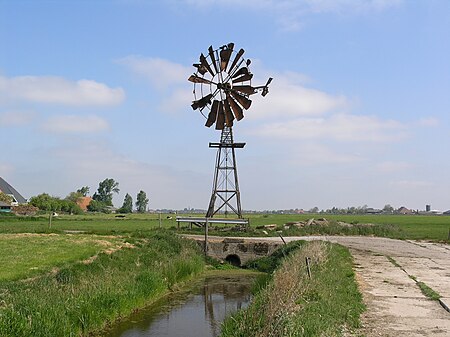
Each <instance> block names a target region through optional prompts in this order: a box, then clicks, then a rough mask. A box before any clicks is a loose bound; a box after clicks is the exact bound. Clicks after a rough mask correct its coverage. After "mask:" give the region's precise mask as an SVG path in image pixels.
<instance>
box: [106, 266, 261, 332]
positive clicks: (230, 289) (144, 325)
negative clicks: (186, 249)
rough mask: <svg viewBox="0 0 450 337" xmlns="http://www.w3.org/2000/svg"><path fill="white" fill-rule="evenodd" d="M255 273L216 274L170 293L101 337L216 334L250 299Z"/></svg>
mask: <svg viewBox="0 0 450 337" xmlns="http://www.w3.org/2000/svg"><path fill="white" fill-rule="evenodd" d="M255 277H256V276H255V274H233V273H226V274H219V275H214V276H208V277H206V278H203V279H201V280H197V281H195V283H194V284H193V286H191V287H189V289H186V290H184V291H180V292H175V293H171V294H169V295H167V296H165V297H164V298H162V299H161V300H159V301H158V302H156V303H153V304H152V305H151V306H149V307H148V308H145V309H143V310H140V311H139V312H137V313H136V314H133V315H132V316H130V317H129V318H128V319H127V320H125V321H121V322H119V323H118V324H117V325H115V326H114V327H113V328H112V329H110V330H109V331H108V332H107V333H106V334H105V335H104V336H105V337H156V336H158V337H191V336H192V337H194V336H195V337H216V336H219V335H220V327H221V323H222V322H223V320H224V319H225V317H226V316H228V315H230V314H231V313H233V312H235V311H236V310H239V309H241V308H245V307H247V306H248V304H249V303H250V300H251V286H252V284H253V282H254V280H255Z"/></svg>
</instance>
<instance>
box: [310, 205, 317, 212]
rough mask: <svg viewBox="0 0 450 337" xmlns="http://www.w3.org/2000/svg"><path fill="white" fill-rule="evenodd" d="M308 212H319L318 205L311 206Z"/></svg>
mask: <svg viewBox="0 0 450 337" xmlns="http://www.w3.org/2000/svg"><path fill="white" fill-rule="evenodd" d="M309 213H319V207H317V206H316V207H313V208H311V209H310V210H309Z"/></svg>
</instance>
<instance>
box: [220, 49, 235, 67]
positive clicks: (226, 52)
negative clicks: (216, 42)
mask: <svg viewBox="0 0 450 337" xmlns="http://www.w3.org/2000/svg"><path fill="white" fill-rule="evenodd" d="M233 47H234V43H229V44H228V45H227V46H223V47H222V50H221V51H220V71H224V70H225V69H227V66H228V62H229V61H230V57H231V53H232V52H233Z"/></svg>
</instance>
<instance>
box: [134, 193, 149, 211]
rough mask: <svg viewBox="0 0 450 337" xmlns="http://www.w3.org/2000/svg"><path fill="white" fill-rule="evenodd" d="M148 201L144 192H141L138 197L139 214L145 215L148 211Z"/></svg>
mask: <svg viewBox="0 0 450 337" xmlns="http://www.w3.org/2000/svg"><path fill="white" fill-rule="evenodd" d="M147 205H148V199H147V194H146V193H145V192H144V191H142V190H141V191H140V192H139V193H138V195H137V197H136V208H137V211H138V212H139V213H144V212H145V211H146V210H147Z"/></svg>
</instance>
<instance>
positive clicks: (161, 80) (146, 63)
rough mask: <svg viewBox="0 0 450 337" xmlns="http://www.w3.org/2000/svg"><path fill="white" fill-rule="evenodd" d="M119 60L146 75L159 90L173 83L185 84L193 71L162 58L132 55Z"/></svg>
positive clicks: (120, 62)
mask: <svg viewBox="0 0 450 337" xmlns="http://www.w3.org/2000/svg"><path fill="white" fill-rule="evenodd" d="M117 62H118V63H119V64H122V65H125V66H127V67H128V68H129V69H130V70H131V71H132V72H134V73H135V74H138V75H140V76H143V77H145V78H146V79H147V80H149V81H150V83H151V84H152V85H153V86H154V87H155V88H157V89H159V90H162V89H166V88H168V87H170V86H173V85H180V84H184V85H185V84H186V81H187V78H188V77H189V74H191V73H192V72H193V71H192V69H191V68H189V67H185V66H182V65H181V64H178V63H174V62H171V61H168V60H164V59H161V58H153V57H143V56H136V55H130V56H127V57H124V58H122V59H119V60H117Z"/></svg>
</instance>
